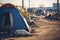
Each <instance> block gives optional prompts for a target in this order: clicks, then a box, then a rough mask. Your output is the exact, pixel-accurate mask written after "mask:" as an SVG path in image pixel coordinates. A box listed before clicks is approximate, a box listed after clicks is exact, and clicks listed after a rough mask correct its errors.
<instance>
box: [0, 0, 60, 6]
mask: <svg viewBox="0 0 60 40" xmlns="http://www.w3.org/2000/svg"><path fill="white" fill-rule="evenodd" d="M59 1H60V0H59ZM56 2H57V0H30V4H31V7H39V6H40V5H44V7H49V6H52V4H53V3H56ZM0 3H12V4H14V5H22V0H0ZM24 5H25V6H26V7H29V0H24Z"/></svg>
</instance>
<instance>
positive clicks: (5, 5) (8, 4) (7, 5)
mask: <svg viewBox="0 0 60 40" xmlns="http://www.w3.org/2000/svg"><path fill="white" fill-rule="evenodd" d="M1 7H4V8H15V6H14V5H12V4H10V3H7V4H4V5H3V6H1Z"/></svg>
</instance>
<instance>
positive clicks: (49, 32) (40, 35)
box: [4, 20, 60, 40]
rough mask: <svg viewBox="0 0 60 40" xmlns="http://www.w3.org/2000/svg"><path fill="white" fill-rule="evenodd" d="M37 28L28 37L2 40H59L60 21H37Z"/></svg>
mask: <svg viewBox="0 0 60 40" xmlns="http://www.w3.org/2000/svg"><path fill="white" fill-rule="evenodd" d="M36 24H37V25H38V28H33V29H34V30H35V31H34V33H32V34H33V36H30V37H15V38H6V39H4V40H60V21H49V20H45V21H42V20H41V21H37V22H36Z"/></svg>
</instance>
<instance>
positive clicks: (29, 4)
mask: <svg viewBox="0 0 60 40" xmlns="http://www.w3.org/2000/svg"><path fill="white" fill-rule="evenodd" d="M29 8H30V0H29Z"/></svg>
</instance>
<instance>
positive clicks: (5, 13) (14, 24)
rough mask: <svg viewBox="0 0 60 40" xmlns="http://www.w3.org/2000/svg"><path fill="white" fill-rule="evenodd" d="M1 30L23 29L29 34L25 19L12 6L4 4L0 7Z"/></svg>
mask: <svg viewBox="0 0 60 40" xmlns="http://www.w3.org/2000/svg"><path fill="white" fill-rule="evenodd" d="M3 28H7V29H12V30H20V29H24V30H26V31H28V32H30V27H29V26H28V24H27V21H26V19H25V18H24V17H23V16H22V14H21V13H20V12H19V10H18V9H17V8H15V6H14V5H12V4H4V5H3V6H2V7H0V30H2V29H3Z"/></svg>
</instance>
